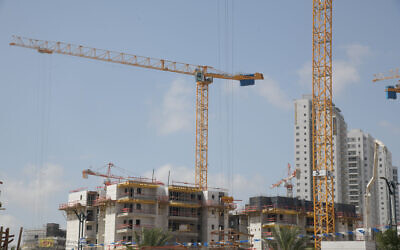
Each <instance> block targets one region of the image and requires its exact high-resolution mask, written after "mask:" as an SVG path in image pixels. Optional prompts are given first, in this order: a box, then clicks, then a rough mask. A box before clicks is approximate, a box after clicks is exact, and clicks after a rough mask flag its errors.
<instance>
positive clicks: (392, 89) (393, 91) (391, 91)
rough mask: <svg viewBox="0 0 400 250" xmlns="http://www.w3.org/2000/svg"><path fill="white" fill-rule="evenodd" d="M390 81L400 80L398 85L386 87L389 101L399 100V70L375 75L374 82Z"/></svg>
mask: <svg viewBox="0 0 400 250" xmlns="http://www.w3.org/2000/svg"><path fill="white" fill-rule="evenodd" d="M389 79H399V83H398V84H396V85H390V86H386V90H385V91H386V92H387V96H386V98H387V99H397V93H400V72H399V69H395V70H390V71H389V72H388V73H386V74H384V73H379V74H375V75H374V79H373V80H372V82H379V81H383V80H389Z"/></svg>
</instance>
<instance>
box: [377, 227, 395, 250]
mask: <svg viewBox="0 0 400 250" xmlns="http://www.w3.org/2000/svg"><path fill="white" fill-rule="evenodd" d="M376 243H377V245H378V249H380V250H381V249H382V250H383V249H384V250H398V249H400V238H399V236H398V235H397V232H396V230H394V229H388V230H386V231H385V232H383V233H382V232H379V233H378V234H377V235H376Z"/></svg>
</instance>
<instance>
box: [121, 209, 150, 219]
mask: <svg viewBox="0 0 400 250" xmlns="http://www.w3.org/2000/svg"><path fill="white" fill-rule="evenodd" d="M133 215H149V216H155V215H156V210H155V209H154V208H151V209H131V208H122V209H121V210H120V211H119V212H118V213H117V217H126V216H133Z"/></svg>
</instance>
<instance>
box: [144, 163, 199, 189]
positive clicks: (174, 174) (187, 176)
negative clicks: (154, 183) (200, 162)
mask: <svg viewBox="0 0 400 250" xmlns="http://www.w3.org/2000/svg"><path fill="white" fill-rule="evenodd" d="M168 173H170V183H172V181H178V182H188V183H194V168H193V169H189V168H187V167H184V166H173V165H172V164H165V165H163V166H161V167H159V168H157V169H155V171H154V177H155V178H156V179H157V180H160V181H162V182H164V183H165V184H166V185H167V184H168ZM144 176H145V177H147V178H151V177H152V172H146V173H145V174H144Z"/></svg>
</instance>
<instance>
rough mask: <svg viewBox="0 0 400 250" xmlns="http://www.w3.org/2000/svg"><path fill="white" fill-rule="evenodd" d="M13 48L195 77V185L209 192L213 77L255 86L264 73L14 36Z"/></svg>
mask: <svg viewBox="0 0 400 250" xmlns="http://www.w3.org/2000/svg"><path fill="white" fill-rule="evenodd" d="M10 45H11V46H19V47H24V48H30V49H35V50H37V51H38V52H40V53H47V54H53V53H57V54H64V55H70V56H77V57H84V58H89V59H93V60H100V61H106V62H112V63H119V64H125V65H130V66H135V67H141V68H148V69H154V70H160V71H168V72H175V73H178V74H185V75H192V76H194V77H195V81H196V85H197V90H196V150H195V183H196V186H198V187H199V188H200V189H203V190H206V189H207V172H208V87H209V85H210V84H211V83H212V82H213V79H214V78H218V79H228V80H237V81H240V85H241V86H248V85H254V84H255V80H262V79H264V77H263V74H261V73H254V74H229V73H226V72H223V71H221V70H218V69H215V68H214V67H211V66H204V65H193V64H188V63H180V62H174V61H169V60H165V59H157V58H151V57H145V56H138V55H132V54H127V53H122V52H115V51H110V50H104V49H96V48H91V47H86V46H82V45H74V44H70V43H64V42H53V41H45V40H37V39H32V38H25V37H20V36H13V38H12V42H11V43H10Z"/></svg>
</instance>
